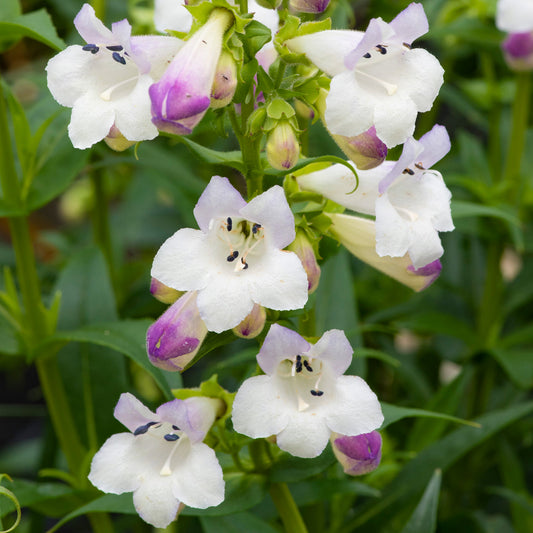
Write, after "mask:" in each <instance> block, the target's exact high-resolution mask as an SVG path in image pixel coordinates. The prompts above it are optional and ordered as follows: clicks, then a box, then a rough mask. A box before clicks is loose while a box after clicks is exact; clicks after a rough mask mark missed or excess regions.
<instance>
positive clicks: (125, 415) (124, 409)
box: [113, 392, 159, 432]
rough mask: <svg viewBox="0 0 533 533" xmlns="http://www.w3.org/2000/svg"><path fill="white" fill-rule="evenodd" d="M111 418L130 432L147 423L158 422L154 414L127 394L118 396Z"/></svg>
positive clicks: (131, 395)
mask: <svg viewBox="0 0 533 533" xmlns="http://www.w3.org/2000/svg"><path fill="white" fill-rule="evenodd" d="M113 416H114V417H115V418H116V419H117V420H118V421H119V422H120V423H121V424H122V425H124V426H126V427H127V428H128V429H129V430H130V431H131V432H134V431H135V430H136V429H137V428H138V427H139V426H143V425H144V424H146V423H147V422H153V421H156V420H159V419H158V417H157V416H156V414H155V413H153V412H152V411H150V409H148V407H146V406H145V405H144V404H143V403H142V402H140V401H139V400H138V399H137V398H135V396H133V394H130V393H129V392H124V393H122V394H121V395H120V398H119V400H118V402H117V405H116V406H115V411H114V412H113Z"/></svg>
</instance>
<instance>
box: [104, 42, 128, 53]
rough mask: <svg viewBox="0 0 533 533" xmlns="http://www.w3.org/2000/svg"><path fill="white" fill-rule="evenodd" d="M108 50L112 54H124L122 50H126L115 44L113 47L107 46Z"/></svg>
mask: <svg viewBox="0 0 533 533" xmlns="http://www.w3.org/2000/svg"><path fill="white" fill-rule="evenodd" d="M106 48H107V49H108V50H111V52H122V50H124V48H122V46H120V44H114V45H112V46H106Z"/></svg>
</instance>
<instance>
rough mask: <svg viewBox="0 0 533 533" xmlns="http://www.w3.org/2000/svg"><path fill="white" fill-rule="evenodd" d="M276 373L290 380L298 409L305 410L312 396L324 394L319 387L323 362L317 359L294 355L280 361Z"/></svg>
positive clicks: (316, 396) (318, 396)
mask: <svg viewBox="0 0 533 533" xmlns="http://www.w3.org/2000/svg"><path fill="white" fill-rule="evenodd" d="M278 374H279V375H280V376H281V377H284V378H287V379H290V380H291V387H292V389H293V392H294V394H295V395H296V401H297V403H298V411H305V410H306V409H307V408H308V407H309V406H310V403H309V402H310V401H312V399H313V398H320V397H321V396H323V395H324V391H323V390H321V389H320V388H319V384H320V381H321V379H322V377H323V364H322V361H320V360H319V359H314V360H313V358H312V357H308V356H306V355H295V356H294V357H291V358H289V359H285V360H284V361H282V363H281V364H280V368H279V370H278Z"/></svg>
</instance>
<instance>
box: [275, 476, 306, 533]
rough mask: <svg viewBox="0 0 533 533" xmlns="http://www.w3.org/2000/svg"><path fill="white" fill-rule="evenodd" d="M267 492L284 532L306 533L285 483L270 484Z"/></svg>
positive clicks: (300, 516)
mask: <svg viewBox="0 0 533 533" xmlns="http://www.w3.org/2000/svg"><path fill="white" fill-rule="evenodd" d="M269 492H270V497H271V498H272V501H273V502H274V505H275V506H276V509H277V510H278V513H279V516H280V517H281V521H282V522H283V525H284V526H285V531H287V533H307V527H306V526H305V523H304V521H303V519H302V515H301V514H300V511H299V510H298V507H297V506H296V503H295V502H294V499H293V497H292V494H291V492H290V490H289V487H287V485H286V484H285V483H272V485H270V491H269Z"/></svg>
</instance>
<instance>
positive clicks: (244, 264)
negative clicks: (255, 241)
mask: <svg viewBox="0 0 533 533" xmlns="http://www.w3.org/2000/svg"><path fill="white" fill-rule="evenodd" d="M241 263H242V265H243V266H242V269H243V270H246V269H247V268H248V263H247V262H246V261H245V260H244V257H241Z"/></svg>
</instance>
